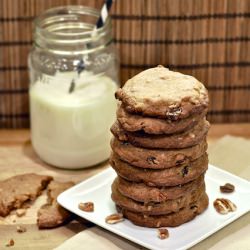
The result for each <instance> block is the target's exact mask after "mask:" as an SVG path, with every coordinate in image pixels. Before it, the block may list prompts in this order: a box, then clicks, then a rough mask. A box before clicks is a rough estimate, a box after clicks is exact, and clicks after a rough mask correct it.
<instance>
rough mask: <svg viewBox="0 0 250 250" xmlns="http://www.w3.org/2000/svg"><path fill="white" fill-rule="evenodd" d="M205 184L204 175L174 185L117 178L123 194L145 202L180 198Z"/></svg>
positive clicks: (119, 188)
mask: <svg viewBox="0 0 250 250" xmlns="http://www.w3.org/2000/svg"><path fill="white" fill-rule="evenodd" d="M203 184H204V175H201V176H199V177H198V178H197V179H195V180H193V181H190V182H188V183H185V184H183V185H177V186H172V187H152V186H147V185H145V184H144V183H136V182H130V181H127V180H125V179H123V178H121V177H119V176H118V178H117V188H118V190H119V192H120V193H121V194H122V195H124V196H126V197H129V198H131V199H133V200H135V201H139V202H145V203H148V202H164V201H166V200H174V199H178V198H180V197H181V196H184V195H187V194H188V193H189V192H193V191H194V190H198V189H200V187H201V186H202V185H203Z"/></svg>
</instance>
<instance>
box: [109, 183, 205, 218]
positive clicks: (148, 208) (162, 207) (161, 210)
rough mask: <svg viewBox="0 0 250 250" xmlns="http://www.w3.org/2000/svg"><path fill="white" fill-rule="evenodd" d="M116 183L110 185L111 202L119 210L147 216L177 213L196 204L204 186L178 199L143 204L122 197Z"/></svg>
mask: <svg viewBox="0 0 250 250" xmlns="http://www.w3.org/2000/svg"><path fill="white" fill-rule="evenodd" d="M117 186H118V183H117V180H115V181H114V182H113V184H112V195H111V198H112V200H113V201H114V202H115V203H116V204H117V205H118V206H119V207H121V208H123V209H126V210H130V211H133V212H138V213H143V214H148V215H161V214H169V213H172V212H177V211H179V210H180V209H181V208H183V207H187V206H188V205H189V204H191V203H194V202H196V201H197V200H198V199H199V198H200V196H201V195H202V194H204V192H205V184H204V183H203V185H202V186H201V187H200V188H199V189H196V190H193V191H192V192H189V193H187V194H186V195H184V196H181V197H180V198H178V199H173V200H166V201H164V202H161V203H155V202H149V203H143V202H138V201H135V200H132V199H130V198H128V197H126V196H124V195H122V194H121V193H120V192H119V190H118V187H117Z"/></svg>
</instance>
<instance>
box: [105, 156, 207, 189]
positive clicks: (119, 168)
mask: <svg viewBox="0 0 250 250" xmlns="http://www.w3.org/2000/svg"><path fill="white" fill-rule="evenodd" d="M110 165H111V166H112V167H113V169H114V170H115V171H116V172H117V174H118V175H120V176H121V177H123V178H124V179H127V180H129V181H133V182H143V183H145V184H146V185H148V186H176V185H179V184H184V183H187V182H189V181H192V180H194V179H196V178H198V177H199V176H200V175H202V174H203V173H205V171H206V170H207V168H208V157H207V154H206V153H204V154H203V155H202V156H201V157H199V158H198V159H197V160H195V161H193V162H189V163H184V164H181V165H179V166H175V167H172V168H165V169H149V168H148V169H143V168H140V167H135V166H132V165H130V164H129V163H127V162H125V161H122V160H120V159H119V157H118V156H117V155H116V154H114V153H112V154H111V156H110Z"/></svg>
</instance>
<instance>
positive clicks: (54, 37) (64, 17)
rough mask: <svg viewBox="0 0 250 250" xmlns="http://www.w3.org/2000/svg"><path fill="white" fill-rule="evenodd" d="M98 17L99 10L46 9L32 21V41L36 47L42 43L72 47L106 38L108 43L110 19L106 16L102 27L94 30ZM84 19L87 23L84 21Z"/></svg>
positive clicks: (86, 8)
mask: <svg viewBox="0 0 250 250" xmlns="http://www.w3.org/2000/svg"><path fill="white" fill-rule="evenodd" d="M99 16H100V11H99V10H97V9H94V8H91V7H86V6H81V5H68V6H60V7H55V8H51V9H48V10H46V11H45V12H43V13H42V14H41V15H39V16H38V17H37V18H35V20H34V25H35V31H34V40H35V42H36V44H38V45H42V44H44V43H45V44H48V43H52V44H61V45H67V44H71V45H72V43H74V44H77V43H84V44H86V43H91V42H93V41H97V40H98V39H100V38H103V37H107V40H108V41H107V42H110V40H111V34H110V33H111V18H110V17H109V16H108V17H107V19H106V21H105V23H104V25H103V26H102V27H100V28H96V22H97V20H98V18H99ZM84 18H86V20H87V21H84ZM90 21H91V22H90ZM107 34H109V36H107ZM42 47H43V46H42Z"/></svg>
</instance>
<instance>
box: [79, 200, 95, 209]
mask: <svg viewBox="0 0 250 250" xmlns="http://www.w3.org/2000/svg"><path fill="white" fill-rule="evenodd" d="M78 208H79V209H80V210H82V211H84V212H93V211H94V203H93V202H91V201H90V202H84V203H83V202H80V203H79V205H78Z"/></svg>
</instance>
